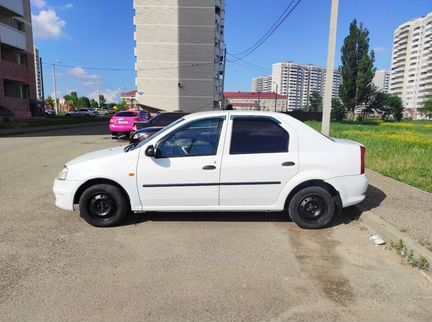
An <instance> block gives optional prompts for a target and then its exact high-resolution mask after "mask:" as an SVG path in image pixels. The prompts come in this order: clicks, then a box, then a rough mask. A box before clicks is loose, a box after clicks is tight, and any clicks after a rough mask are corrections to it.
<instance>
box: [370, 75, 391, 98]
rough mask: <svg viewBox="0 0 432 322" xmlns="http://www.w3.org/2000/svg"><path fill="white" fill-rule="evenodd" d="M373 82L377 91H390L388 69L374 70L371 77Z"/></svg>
mask: <svg viewBox="0 0 432 322" xmlns="http://www.w3.org/2000/svg"><path fill="white" fill-rule="evenodd" d="M373 83H374V85H375V86H376V88H377V89H378V90H379V91H381V92H384V93H388V92H389V91H390V71H388V70H378V71H376V72H375V76H374V78H373Z"/></svg>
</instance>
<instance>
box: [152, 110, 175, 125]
mask: <svg viewBox="0 0 432 322" xmlns="http://www.w3.org/2000/svg"><path fill="white" fill-rule="evenodd" d="M180 117H182V115H181V114H180V113H163V114H159V115H158V116H156V117H155V119H154V122H157V123H163V124H170V123H172V122H174V121H175V120H177V119H179V118H180Z"/></svg>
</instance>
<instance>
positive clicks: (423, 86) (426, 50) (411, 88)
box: [390, 12, 432, 118]
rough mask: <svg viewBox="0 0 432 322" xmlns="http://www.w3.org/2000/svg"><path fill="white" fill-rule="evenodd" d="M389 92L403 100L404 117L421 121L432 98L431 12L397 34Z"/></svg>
mask: <svg viewBox="0 0 432 322" xmlns="http://www.w3.org/2000/svg"><path fill="white" fill-rule="evenodd" d="M390 92H391V93H392V94H395V95H398V96H400V97H401V98H402V102H403V104H404V106H405V112H404V114H405V116H406V117H411V118H421V117H422V115H421V113H420V109H421V107H422V105H423V102H424V101H425V100H426V99H427V98H428V97H429V96H430V95H432V12H431V13H429V14H428V15H426V16H424V17H422V18H418V19H414V20H410V21H408V22H406V23H404V24H402V25H400V26H399V27H398V28H397V29H396V30H395V32H394V39H393V55H392V69H391V77H390Z"/></svg>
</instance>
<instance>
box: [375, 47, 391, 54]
mask: <svg viewBox="0 0 432 322" xmlns="http://www.w3.org/2000/svg"><path fill="white" fill-rule="evenodd" d="M372 49H373V51H374V52H375V53H386V52H387V51H389V48H387V47H375V48H372Z"/></svg>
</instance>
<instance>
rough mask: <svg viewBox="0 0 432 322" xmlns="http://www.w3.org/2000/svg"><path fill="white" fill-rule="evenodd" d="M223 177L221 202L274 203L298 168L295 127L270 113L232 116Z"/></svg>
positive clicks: (222, 172) (261, 204)
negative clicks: (265, 114)
mask: <svg viewBox="0 0 432 322" xmlns="http://www.w3.org/2000/svg"><path fill="white" fill-rule="evenodd" d="M228 133H230V134H229V135H227V142H229V143H227V148H226V149H225V151H224V155H223V160H222V171H221V179H220V205H221V206H227V207H229V206H243V207H248V206H267V205H273V204H274V203H275V202H276V200H277V198H278V196H279V193H280V192H281V190H282V188H283V187H284V186H285V184H286V183H287V182H288V181H289V180H290V179H291V178H292V177H294V176H295V175H296V174H297V172H298V147H297V136H296V133H295V132H294V130H292V129H290V128H288V127H287V126H286V125H284V124H282V123H281V122H280V121H278V120H277V119H276V118H273V117H268V116H241V115H240V116H239V115H238V116H236V115H233V116H231V120H230V125H229V128H228Z"/></svg>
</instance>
